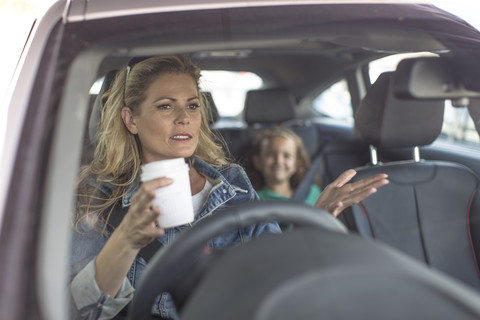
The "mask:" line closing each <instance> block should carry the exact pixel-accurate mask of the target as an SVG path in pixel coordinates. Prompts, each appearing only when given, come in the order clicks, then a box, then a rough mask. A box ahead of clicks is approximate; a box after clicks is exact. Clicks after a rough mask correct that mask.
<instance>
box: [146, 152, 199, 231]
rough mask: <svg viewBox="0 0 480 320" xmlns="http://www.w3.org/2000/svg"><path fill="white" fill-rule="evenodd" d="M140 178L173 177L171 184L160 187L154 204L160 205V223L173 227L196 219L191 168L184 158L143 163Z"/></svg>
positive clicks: (166, 226)
mask: <svg viewBox="0 0 480 320" xmlns="http://www.w3.org/2000/svg"><path fill="white" fill-rule="evenodd" d="M141 169H142V172H141V174H140V179H141V180H142V182H146V181H149V180H152V179H156V178H160V177H168V178H171V179H173V183H172V184H171V185H169V186H166V187H163V188H159V189H157V191H156V197H155V199H154V200H153V205H154V206H158V207H160V216H159V218H158V225H159V226H160V227H162V228H171V227H175V226H180V225H183V224H187V223H189V222H192V221H193V219H194V213H193V204H192V192H191V190H190V177H189V174H188V171H189V168H188V165H187V164H186V163H185V159H184V158H176V159H169V160H161V161H155V162H150V163H147V164H144V165H142V167H141Z"/></svg>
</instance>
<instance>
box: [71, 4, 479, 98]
mask: <svg viewBox="0 0 480 320" xmlns="http://www.w3.org/2000/svg"><path fill="white" fill-rule="evenodd" d="M114 2H115V9H113V10H112V1H105V0H93V1H88V5H85V3H84V1H73V2H72V5H71V8H70V10H69V14H68V17H67V21H68V22H69V24H70V25H71V26H72V28H75V26H78V27H79V30H78V33H79V34H82V33H83V34H85V33H88V32H90V33H94V34H95V35H94V36H92V35H89V36H88V38H89V39H90V41H99V42H101V43H102V45H107V46H108V45H112V48H113V47H115V51H114V52H113V53H112V54H111V55H110V56H109V57H107V58H106V59H105V60H104V61H103V63H102V65H101V66H100V68H99V76H101V75H103V74H106V73H107V72H108V71H110V70H115V69H119V68H120V67H122V66H123V65H125V64H126V63H127V61H128V60H129V59H130V58H131V57H132V56H139V55H140V56H141V55H146V56H148V55H155V54H158V52H159V51H164V52H168V50H171V51H173V50H176V51H178V48H182V47H183V48H185V50H186V51H187V52H186V53H191V55H192V58H193V59H194V60H195V61H196V62H197V63H198V64H199V65H200V67H201V68H202V69H204V70H218V69H221V70H232V71H252V72H255V73H256V74H257V75H259V76H260V77H261V78H262V79H263V81H264V86H265V87H285V88H288V89H289V90H290V91H291V92H292V94H293V95H294V97H295V98H296V100H297V101H299V100H301V99H302V98H303V97H304V96H306V95H308V94H311V93H312V92H319V91H321V90H322V89H324V88H326V87H327V86H329V85H330V84H331V83H332V81H334V80H335V79H336V78H339V77H340V76H342V75H344V74H345V73H347V72H348V71H349V70H353V69H354V68H357V67H358V66H359V65H362V64H365V63H366V62H368V61H370V60H373V59H376V58H379V57H382V56H385V55H388V54H391V53H396V52H398V53H401V52H410V51H417V52H418V51H429V52H438V53H442V54H448V53H449V52H450V51H451V50H453V49H454V48H456V47H459V45H458V43H459V42H465V41H467V42H468V41H472V40H466V38H467V37H465V35H466V34H468V35H469V37H470V38H477V39H478V38H480V34H479V33H478V31H477V30H475V29H474V28H473V27H471V26H469V25H468V24H467V23H466V22H465V21H463V20H461V19H460V18H458V17H456V16H454V15H451V14H448V13H446V12H445V11H443V10H441V9H439V8H437V7H435V6H433V5H429V4H424V3H420V4H419V3H410V2H402V3H401V2H399V1H397V2H392V1H373V2H372V1H368V2H366V1H350V2H349V3H348V4H346V3H345V2H338V1H337V2H334V1H296V2H295V4H294V5H292V3H291V1H274V2H272V1H250V2H249V4H248V6H245V3H244V2H242V1H162V3H161V4H159V3H158V2H156V1H135V2H130V1H114ZM272 3H273V4H274V6H271V5H272ZM286 4H290V5H289V6H288V7H287V6H285V5H286ZM316 4H322V5H321V6H317V5H316ZM266 5H270V6H269V7H266ZM346 5H347V6H348V8H349V9H348V10H346V9H345V6H346ZM240 6H242V7H240ZM193 9H195V10H193ZM198 9H202V10H198ZM162 12H163V13H165V15H164V16H165V18H164V19H159V18H158V17H157V16H156V14H161V15H162ZM162 16H163V15H162ZM113 17H115V19H114V20H115V21H116V22H115V23H110V24H109V23H106V21H107V20H109V19H110V18H113ZM155 19H156V20H158V21H155ZM174 21H182V22H183V23H182V24H181V25H180V26H178V27H177V28H176V30H173V31H172V30H171V28H170V29H169V32H168V33H162V30H163V29H165V30H167V29H168V24H170V23H172V22H174ZM100 24H101V25H102V28H101V29H99V28H98V26H99V25H100ZM142 25H145V26H147V25H148V28H146V27H145V28H142ZM80 28H81V30H80ZM93 30H95V31H94V32H93ZM447 31H448V32H447ZM159 39H161V40H159ZM446 43H452V46H451V47H450V46H449V47H447V46H446V45H445V44H446ZM169 45H171V46H174V48H175V49H173V48H172V49H169V48H168V47H169ZM466 45H467V44H466ZM279 66H280V67H279ZM312 80H315V81H312ZM312 83H315V86H314V87H313V86H312Z"/></svg>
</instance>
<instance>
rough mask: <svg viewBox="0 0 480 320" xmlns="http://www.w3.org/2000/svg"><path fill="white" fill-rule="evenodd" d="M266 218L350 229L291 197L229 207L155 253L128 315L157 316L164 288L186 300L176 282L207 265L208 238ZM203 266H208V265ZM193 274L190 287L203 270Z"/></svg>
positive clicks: (328, 227)
mask: <svg viewBox="0 0 480 320" xmlns="http://www.w3.org/2000/svg"><path fill="white" fill-rule="evenodd" d="M220 211H221V212H220ZM266 221H276V222H278V223H294V224H295V226H296V228H307V227H316V228H320V229H323V230H330V231H336V232H341V233H347V229H346V228H345V226H344V225H343V224H341V223H340V222H339V221H337V220H336V219H335V218H334V217H333V216H332V215H331V214H329V213H327V212H325V211H323V210H320V209H318V208H315V207H312V206H308V205H305V204H301V203H296V202H292V201H262V202H250V203H245V204H241V205H236V206H231V207H226V208H224V209H221V210H219V212H217V213H215V214H214V215H212V216H211V217H208V218H205V219H202V220H200V221H199V222H198V223H196V224H195V225H194V226H193V227H192V228H191V229H189V230H186V231H184V232H182V233H181V234H180V235H179V236H178V237H177V238H176V239H175V241H173V242H172V243H171V244H169V245H168V246H166V247H164V248H162V249H161V250H159V252H157V253H156V254H155V255H154V256H153V258H152V259H151V260H150V262H149V265H148V266H147V268H146V269H145V271H144V274H143V275H142V277H141V279H140V281H139V285H138V286H137V288H136V290H135V295H134V297H133V300H132V302H131V304H130V307H129V311H128V318H127V319H132V320H133V319H155V318H154V317H153V316H152V315H151V313H150V311H151V307H152V305H153V303H154V301H155V298H156V297H157V296H158V295H159V294H160V293H161V292H169V293H170V294H171V295H172V297H173V299H174V301H175V303H176V305H177V304H178V302H179V301H180V303H183V302H184V301H185V300H186V297H178V296H177V297H176V296H175V286H176V285H178V283H180V282H181V281H182V280H183V281H184V278H185V277H186V275H189V277H190V276H191V275H192V269H195V266H196V265H198V264H200V265H201V264H202V262H203V264H204V265H205V260H206V259H205V258H206V254H205V253H204V247H205V244H206V243H207V241H209V240H211V239H213V238H215V237H217V236H220V235H221V234H224V233H226V232H228V231H231V230H235V229H240V228H244V227H247V226H250V225H253V224H257V223H260V222H266ZM210 258H211V257H210ZM207 260H208V259H207ZM210 261H211V260H210ZM207 263H208V262H207ZM202 270H206V267H204V268H203V269H202ZM193 274H194V275H193V277H195V279H193V280H192V279H190V280H189V282H188V284H189V285H190V287H193V286H194V285H196V283H198V281H199V280H200V278H201V275H202V272H198V271H197V272H193ZM163 275H166V276H163ZM190 289H191V288H190ZM186 291H188V292H191V291H193V290H186ZM178 308H179V306H178V305H177V309H178ZM179 311H180V310H179Z"/></svg>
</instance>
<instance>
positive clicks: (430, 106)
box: [355, 72, 444, 148]
mask: <svg viewBox="0 0 480 320" xmlns="http://www.w3.org/2000/svg"><path fill="white" fill-rule="evenodd" d="M393 77H394V73H393V72H385V73H383V74H381V75H380V77H378V79H377V81H375V83H374V84H372V86H371V87H370V88H369V89H368V91H367V94H366V96H365V98H364V99H363V100H362V101H361V103H360V105H359V107H358V109H357V111H356V112H355V129H356V131H357V133H358V134H359V135H360V137H361V138H362V139H363V140H364V141H365V142H366V143H368V144H370V145H373V146H375V147H377V148H382V147H383V148H391V147H414V146H424V145H428V144H431V143H432V142H433V141H434V140H435V139H436V138H437V137H438V135H439V134H440V131H441V129H442V122H443V112H444V101H443V100H422V101H420V100H400V99H398V98H396V97H395V96H394V94H393V88H392V83H393V81H392V80H393Z"/></svg>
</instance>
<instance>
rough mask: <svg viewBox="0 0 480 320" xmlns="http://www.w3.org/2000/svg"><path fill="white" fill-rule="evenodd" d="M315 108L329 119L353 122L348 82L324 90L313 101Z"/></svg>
mask: <svg viewBox="0 0 480 320" xmlns="http://www.w3.org/2000/svg"><path fill="white" fill-rule="evenodd" d="M313 108H314V109H315V110H316V111H318V112H320V113H322V114H323V115H325V116H327V117H330V118H334V119H339V120H348V121H349V122H353V115H352V101H351V97H350V92H349V91H348V84H347V80H345V79H343V80H340V81H338V82H336V83H334V84H333V85H331V86H330V87H329V88H328V89H326V90H324V91H323V92H322V93H321V94H320V95H319V96H318V97H316V98H315V99H314V100H313Z"/></svg>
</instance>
